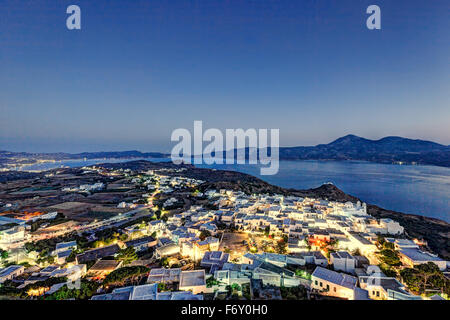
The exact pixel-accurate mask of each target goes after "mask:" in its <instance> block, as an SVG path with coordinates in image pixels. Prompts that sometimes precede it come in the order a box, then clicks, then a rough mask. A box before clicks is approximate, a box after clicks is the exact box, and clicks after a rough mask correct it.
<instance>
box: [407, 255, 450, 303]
mask: <svg viewBox="0 0 450 320" xmlns="http://www.w3.org/2000/svg"><path fill="white" fill-rule="evenodd" d="M400 276H401V277H402V280H403V281H404V282H405V283H406V285H407V286H408V288H409V289H410V290H411V291H412V292H414V293H415V294H435V293H445V294H447V295H450V280H449V279H448V278H446V277H445V275H444V274H443V273H442V271H440V270H439V268H438V266H437V265H435V264H434V263H432V262H428V263H426V264H421V265H418V266H414V268H405V269H403V270H401V271H400Z"/></svg>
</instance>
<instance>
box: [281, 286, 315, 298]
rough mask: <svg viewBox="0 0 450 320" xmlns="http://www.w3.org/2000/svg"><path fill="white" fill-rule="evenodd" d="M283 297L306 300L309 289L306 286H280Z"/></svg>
mask: <svg viewBox="0 0 450 320" xmlns="http://www.w3.org/2000/svg"><path fill="white" fill-rule="evenodd" d="M280 291H281V297H282V298H283V299H285V300H306V299H307V298H308V294H307V290H306V288H305V287H304V286H302V285H299V286H298V287H289V288H286V287H280Z"/></svg>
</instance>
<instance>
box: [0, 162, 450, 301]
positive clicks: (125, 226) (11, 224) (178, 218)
mask: <svg viewBox="0 0 450 320" xmlns="http://www.w3.org/2000/svg"><path fill="white" fill-rule="evenodd" d="M186 173H187V171H186V169H183V168H157V169H154V170H140V169H124V168H109V167H102V166H90V167H84V168H80V169H56V170H52V171H50V172H48V173H46V174H45V176H42V177H39V178H34V180H33V181H29V180H23V181H12V182H6V183H3V184H2V185H1V188H0V201H1V203H0V206H1V210H0V252H1V266H0V296H4V297H6V298H10V299H13V298H14V299H47V300H66V299H84V300H85V299H90V300H282V299H283V300H328V299H333V300H334V299H345V300H445V299H448V294H449V290H450V278H449V277H450V271H449V263H448V261H446V260H444V259H442V258H440V257H439V256H437V255H435V254H433V253H432V252H430V250H429V248H428V246H427V243H426V241H425V240H423V239H416V238H412V237H410V236H409V235H408V234H407V232H406V231H405V230H404V228H403V226H401V225H400V224H399V223H398V222H396V221H394V220H392V219H376V218H374V217H372V216H371V215H369V214H368V213H367V206H366V204H364V203H361V202H356V203H353V202H338V201H331V200H326V199H319V198H310V197H298V196H289V195H282V194H276V193H273V194H269V193H254V194H248V193H244V192H243V191H239V190H229V189H214V188H207V189H205V188H203V186H204V183H205V181H204V180H200V179H196V178H192V177H188V176H189V175H187V174H186ZM24 185H25V186H27V187H26V188H24V187H23V186H24Z"/></svg>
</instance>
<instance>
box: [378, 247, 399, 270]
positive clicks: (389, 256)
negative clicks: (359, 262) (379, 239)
mask: <svg viewBox="0 0 450 320" xmlns="http://www.w3.org/2000/svg"><path fill="white" fill-rule="evenodd" d="M380 254H381V257H380V259H381V261H383V262H384V263H386V264H388V265H390V266H400V265H401V264H402V263H401V261H400V257H399V256H398V253H397V251H395V250H392V249H383V250H381V252H380Z"/></svg>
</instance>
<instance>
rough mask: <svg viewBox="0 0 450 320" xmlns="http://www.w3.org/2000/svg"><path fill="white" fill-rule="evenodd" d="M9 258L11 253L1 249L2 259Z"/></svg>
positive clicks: (0, 256) (0, 257)
mask: <svg viewBox="0 0 450 320" xmlns="http://www.w3.org/2000/svg"><path fill="white" fill-rule="evenodd" d="M8 257H9V253H8V251H6V250H3V249H0V259H2V260H6V259H8Z"/></svg>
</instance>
